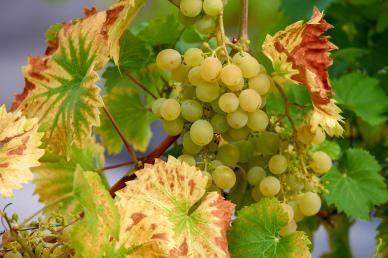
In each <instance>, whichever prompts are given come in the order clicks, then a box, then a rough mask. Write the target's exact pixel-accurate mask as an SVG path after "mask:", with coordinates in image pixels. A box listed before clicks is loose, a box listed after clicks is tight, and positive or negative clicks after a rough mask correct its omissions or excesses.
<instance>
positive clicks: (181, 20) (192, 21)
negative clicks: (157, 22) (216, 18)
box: [178, 12, 197, 27]
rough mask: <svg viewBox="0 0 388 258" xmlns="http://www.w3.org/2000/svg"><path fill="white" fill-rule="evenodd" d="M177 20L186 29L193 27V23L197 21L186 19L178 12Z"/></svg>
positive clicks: (192, 18)
mask: <svg viewBox="0 0 388 258" xmlns="http://www.w3.org/2000/svg"><path fill="white" fill-rule="evenodd" d="M178 20H179V21H180V23H182V24H183V25H184V26H186V27H188V26H190V25H193V24H194V23H195V21H196V20H197V17H187V16H185V15H184V14H183V13H182V12H179V13H178Z"/></svg>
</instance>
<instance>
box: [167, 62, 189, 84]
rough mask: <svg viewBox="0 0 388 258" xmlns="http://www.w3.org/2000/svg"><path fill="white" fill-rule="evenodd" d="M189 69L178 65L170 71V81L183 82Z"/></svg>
mask: <svg viewBox="0 0 388 258" xmlns="http://www.w3.org/2000/svg"><path fill="white" fill-rule="evenodd" d="M189 69H190V67H189V66H188V65H185V64H180V65H179V66H178V68H176V69H174V70H172V71H171V77H172V79H173V80H174V81H177V82H184V81H185V80H186V78H187V74H188V73H189Z"/></svg>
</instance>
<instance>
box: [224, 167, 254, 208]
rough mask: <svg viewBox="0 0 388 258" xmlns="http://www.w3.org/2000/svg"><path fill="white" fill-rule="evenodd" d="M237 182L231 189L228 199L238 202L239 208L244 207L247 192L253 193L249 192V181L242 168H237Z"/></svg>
mask: <svg viewBox="0 0 388 258" xmlns="http://www.w3.org/2000/svg"><path fill="white" fill-rule="evenodd" d="M235 173H236V184H235V185H234V186H233V188H232V189H231V190H230V192H229V193H228V195H227V196H226V199H228V200H230V201H231V202H233V203H234V204H236V209H237V210H239V209H241V208H242V207H244V199H245V195H246V194H249V195H250V194H251V193H250V192H251V191H249V192H248V193H247V188H248V182H247V178H246V174H245V171H244V170H242V169H238V170H236V172H235Z"/></svg>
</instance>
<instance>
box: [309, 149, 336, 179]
mask: <svg viewBox="0 0 388 258" xmlns="http://www.w3.org/2000/svg"><path fill="white" fill-rule="evenodd" d="M311 158H312V162H311V168H312V169H313V170H314V171H315V172H316V173H318V174H319V175H322V174H324V173H326V172H327V171H329V170H330V168H331V163H332V161H331V158H330V156H329V155H327V154H326V153H325V152H323V151H316V152H314V153H313V155H312V156H311Z"/></svg>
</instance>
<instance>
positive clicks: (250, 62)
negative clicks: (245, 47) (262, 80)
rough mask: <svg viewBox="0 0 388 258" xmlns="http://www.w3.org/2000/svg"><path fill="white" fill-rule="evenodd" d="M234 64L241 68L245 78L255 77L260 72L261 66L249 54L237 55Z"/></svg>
mask: <svg viewBox="0 0 388 258" xmlns="http://www.w3.org/2000/svg"><path fill="white" fill-rule="evenodd" d="M232 61H233V63H234V64H235V65H237V66H238V67H240V69H241V71H242V74H243V76H244V77H245V78H247V79H250V78H253V77H255V76H256V75H257V74H258V73H259V72H260V64H259V62H257V60H256V59H255V58H254V57H252V56H251V55H250V54H249V53H246V52H241V53H236V54H235V55H234V56H233V59H232Z"/></svg>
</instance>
